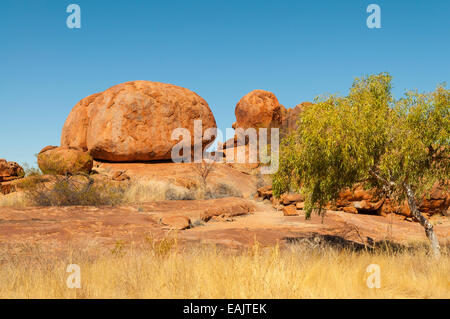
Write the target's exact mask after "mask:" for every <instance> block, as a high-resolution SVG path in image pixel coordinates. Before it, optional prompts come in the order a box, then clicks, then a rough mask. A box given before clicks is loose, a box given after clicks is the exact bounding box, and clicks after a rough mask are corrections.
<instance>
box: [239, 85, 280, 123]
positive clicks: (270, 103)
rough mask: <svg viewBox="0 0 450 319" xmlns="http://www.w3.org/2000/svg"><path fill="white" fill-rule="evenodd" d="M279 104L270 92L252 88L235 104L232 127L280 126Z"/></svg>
mask: <svg viewBox="0 0 450 319" xmlns="http://www.w3.org/2000/svg"><path fill="white" fill-rule="evenodd" d="M281 108H282V107H281V105H280V103H279V102H278V99H277V97H276V96H275V94H273V93H272V92H268V91H264V90H253V91H251V92H250V93H248V94H247V95H245V96H244V97H243V98H242V99H241V100H240V101H239V102H238V104H237V105H236V109H235V115H236V122H235V123H234V124H233V128H243V129H247V128H255V129H259V128H269V127H280V125H281V121H282V117H281V114H282V113H281Z"/></svg>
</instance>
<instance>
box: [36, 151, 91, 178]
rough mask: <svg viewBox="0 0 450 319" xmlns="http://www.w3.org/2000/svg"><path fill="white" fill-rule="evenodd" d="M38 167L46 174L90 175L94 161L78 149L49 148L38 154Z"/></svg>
mask: <svg viewBox="0 0 450 319" xmlns="http://www.w3.org/2000/svg"><path fill="white" fill-rule="evenodd" d="M38 165H39V168H40V169H41V171H42V172H43V173H44V174H56V175H65V174H67V173H70V174H76V173H86V174H89V173H90V172H91V170H92V166H93V159H92V157H91V156H90V155H89V154H88V153H87V152H83V151H81V150H78V149H74V148H66V147H48V146H47V147H45V148H43V149H42V150H41V151H40V152H39V154H38Z"/></svg>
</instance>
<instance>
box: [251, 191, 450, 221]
mask: <svg viewBox="0 0 450 319" xmlns="http://www.w3.org/2000/svg"><path fill="white" fill-rule="evenodd" d="M257 194H258V197H260V198H262V199H270V200H271V201H272V204H273V205H274V206H275V207H277V208H278V209H281V210H283V212H285V209H284V208H285V207H292V206H293V205H295V207H296V208H297V209H303V208H304V197H303V196H302V195H300V194H288V193H286V194H282V195H281V196H280V198H275V197H273V193H272V187H271V186H265V187H262V188H260V189H258V190H257ZM449 207H450V194H449V193H448V192H445V190H444V189H443V188H442V187H441V186H439V184H437V183H436V184H435V185H434V186H433V188H432V190H431V192H430V194H426V195H424V196H423V197H422V199H421V200H420V202H419V210H420V211H421V212H422V213H425V214H427V215H429V216H431V215H436V214H441V215H448V210H449ZM326 208H327V209H330V210H337V211H343V212H346V213H352V214H369V215H382V216H385V215H387V214H391V213H394V214H398V215H403V216H404V217H405V218H412V216H411V213H410V211H409V207H408V204H407V202H406V201H405V202H403V203H400V204H398V203H394V202H392V201H391V200H390V199H389V198H386V197H384V196H382V195H380V192H378V191H377V190H376V189H370V190H365V189H363V188H362V187H361V186H360V185H355V186H354V187H353V188H352V189H347V190H345V191H342V192H341V193H340V194H339V198H338V200H336V202H335V203H330V204H329V205H327V207H326ZM290 210H292V208H290ZM285 214H286V212H285Z"/></svg>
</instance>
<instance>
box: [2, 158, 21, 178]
mask: <svg viewBox="0 0 450 319" xmlns="http://www.w3.org/2000/svg"><path fill="white" fill-rule="evenodd" d="M24 176H25V171H24V170H23V168H22V167H21V166H20V165H19V164H17V163H16V162H7V161H6V160H5V159H0V182H8V181H12V180H15V179H18V178H22V177H24Z"/></svg>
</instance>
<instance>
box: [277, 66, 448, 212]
mask: <svg viewBox="0 0 450 319" xmlns="http://www.w3.org/2000/svg"><path fill="white" fill-rule="evenodd" d="M391 79H392V78H391V76H390V75H389V74H387V73H380V74H377V75H370V76H367V77H363V78H357V79H355V81H354V83H353V85H352V87H351V89H350V92H349V95H348V96H346V97H339V96H337V95H329V96H322V97H318V98H316V101H315V102H316V104H314V105H312V106H310V107H308V108H307V109H306V110H305V111H304V112H302V113H301V114H300V117H299V120H298V130H297V131H296V132H294V133H293V134H291V135H290V136H288V137H286V138H285V139H283V141H282V145H281V147H280V169H279V171H278V172H277V173H276V174H275V175H274V176H273V188H274V193H275V195H276V196H279V195H280V194H281V193H283V192H286V191H289V190H294V191H299V190H300V186H301V192H302V193H304V194H305V195H306V205H305V208H306V212H307V217H309V215H310V213H311V211H312V210H313V209H318V211H319V213H320V212H321V209H322V207H323V206H325V205H326V203H328V202H330V201H333V200H334V199H336V198H337V196H338V194H339V192H340V191H341V190H343V189H345V188H347V187H352V186H353V185H354V184H355V183H358V182H362V183H364V184H365V185H366V186H367V187H379V188H380V189H382V190H384V191H385V192H386V193H388V195H389V196H390V197H391V198H393V199H397V200H400V199H402V197H403V193H404V192H403V184H404V183H408V184H409V185H410V186H411V187H412V188H413V189H414V190H415V191H416V193H420V192H422V191H424V190H427V189H429V188H430V187H431V185H433V183H434V182H435V181H438V180H439V181H440V182H441V183H442V184H443V183H444V182H445V181H446V180H448V178H449V155H450V154H449V142H450V116H449V115H450V114H449V113H450V92H449V90H446V89H445V88H444V87H443V86H439V87H438V88H437V89H436V90H435V91H434V92H432V93H429V94H420V93H418V92H408V93H406V94H405V96H404V97H403V98H401V99H400V100H398V101H395V100H394V98H393V96H392V93H391Z"/></svg>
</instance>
